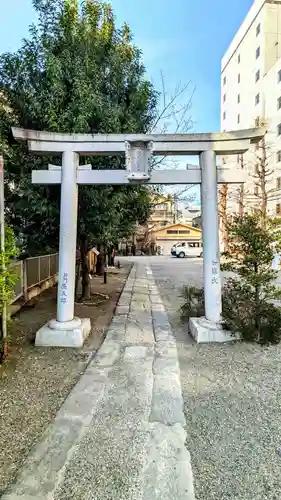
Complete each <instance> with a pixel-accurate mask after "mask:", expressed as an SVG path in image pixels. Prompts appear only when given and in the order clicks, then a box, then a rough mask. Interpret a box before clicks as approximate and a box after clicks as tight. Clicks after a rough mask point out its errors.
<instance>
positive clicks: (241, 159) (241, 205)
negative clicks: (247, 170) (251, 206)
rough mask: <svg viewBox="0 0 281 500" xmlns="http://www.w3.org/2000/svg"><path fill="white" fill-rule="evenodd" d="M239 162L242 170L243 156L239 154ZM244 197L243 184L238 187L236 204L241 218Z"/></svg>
mask: <svg viewBox="0 0 281 500" xmlns="http://www.w3.org/2000/svg"><path fill="white" fill-rule="evenodd" d="M239 162H240V166H241V168H242V169H244V155H243V154H241V155H240V156H239ZM244 195H245V186H244V183H242V184H241V185H240V188H239V192H238V204H239V215H240V217H243V215H244Z"/></svg>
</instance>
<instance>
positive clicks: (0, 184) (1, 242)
mask: <svg viewBox="0 0 281 500" xmlns="http://www.w3.org/2000/svg"><path fill="white" fill-rule="evenodd" d="M0 249H1V256H2V272H3V273H4V272H5V215H4V158H3V156H2V155H0ZM2 293H3V297H4V296H5V282H4V283H3V290H2ZM1 313H2V314H1V323H2V324H1V327H2V328H1V329H2V341H3V346H2V353H1V354H2V356H3V357H5V356H6V349H7V345H6V339H7V304H6V302H5V301H4V302H3V306H2V311H1Z"/></svg>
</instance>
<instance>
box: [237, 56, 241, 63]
mask: <svg viewBox="0 0 281 500" xmlns="http://www.w3.org/2000/svg"><path fill="white" fill-rule="evenodd" d="M240 60H241V58H240V54H238V64H240Z"/></svg>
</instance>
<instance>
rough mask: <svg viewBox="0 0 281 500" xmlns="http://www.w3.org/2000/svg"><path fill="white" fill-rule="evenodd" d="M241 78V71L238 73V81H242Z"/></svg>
mask: <svg viewBox="0 0 281 500" xmlns="http://www.w3.org/2000/svg"><path fill="white" fill-rule="evenodd" d="M240 80H241V77H240V73H239V74H238V83H240Z"/></svg>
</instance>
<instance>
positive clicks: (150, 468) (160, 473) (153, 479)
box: [142, 423, 195, 500]
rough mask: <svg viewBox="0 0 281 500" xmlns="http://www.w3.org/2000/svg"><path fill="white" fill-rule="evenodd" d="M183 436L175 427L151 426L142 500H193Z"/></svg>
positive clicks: (189, 468) (187, 455)
mask: <svg viewBox="0 0 281 500" xmlns="http://www.w3.org/2000/svg"><path fill="white" fill-rule="evenodd" d="M185 439H186V433H185V431H184V430H183V428H182V426H181V425H179V424H175V425H174V426H171V427H167V426H166V425H163V424H159V423H154V424H151V439H150V441H149V451H148V460H147V463H146V467H145V469H144V491H143V497H142V498H143V500H151V499H153V500H172V499H175V500H195V495H194V488H193V476H192V470H191V462H190V454H189V452H188V451H187V449H186V447H185Z"/></svg>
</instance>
